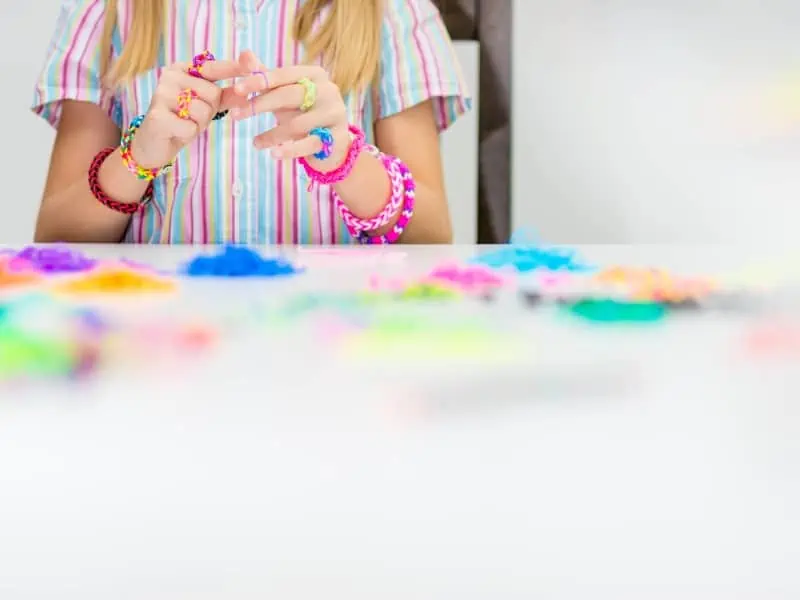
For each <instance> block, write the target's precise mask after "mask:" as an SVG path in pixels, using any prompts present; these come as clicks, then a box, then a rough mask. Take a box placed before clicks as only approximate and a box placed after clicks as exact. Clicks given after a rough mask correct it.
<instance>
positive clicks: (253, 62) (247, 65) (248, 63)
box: [239, 50, 264, 73]
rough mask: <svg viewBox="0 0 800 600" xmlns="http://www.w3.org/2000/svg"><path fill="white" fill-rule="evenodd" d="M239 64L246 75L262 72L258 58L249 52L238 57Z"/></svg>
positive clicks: (261, 65) (262, 67)
mask: <svg viewBox="0 0 800 600" xmlns="http://www.w3.org/2000/svg"><path fill="white" fill-rule="evenodd" d="M239 64H240V65H241V67H242V69H244V70H245V71H246V72H247V73H252V72H253V71H263V70H264V65H263V64H261V61H260V60H258V57H257V56H256V55H255V54H254V53H253V52H252V51H250V50H245V51H244V52H242V53H241V54H240V55H239Z"/></svg>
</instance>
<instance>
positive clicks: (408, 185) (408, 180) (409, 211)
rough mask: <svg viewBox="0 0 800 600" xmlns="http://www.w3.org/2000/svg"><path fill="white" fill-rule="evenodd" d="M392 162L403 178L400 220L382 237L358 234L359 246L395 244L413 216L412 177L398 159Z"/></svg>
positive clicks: (413, 193) (413, 191)
mask: <svg viewBox="0 0 800 600" xmlns="http://www.w3.org/2000/svg"><path fill="white" fill-rule="evenodd" d="M394 161H396V163H397V166H398V168H399V170H400V173H401V175H402V178H403V188H404V189H403V198H404V202H403V211H402V212H401V213H400V218H399V219H398V220H397V223H395V224H394V227H392V229H391V231H389V232H387V233H385V234H383V235H375V236H370V235H368V234H367V233H366V232H365V231H362V232H360V233H358V234H357V236H356V237H357V239H358V241H359V243H361V244H395V243H397V241H398V240H399V239H400V236H401V235H402V234H403V232H404V231H405V229H406V227H407V226H408V222H409V221H411V217H413V216H414V198H415V195H416V184H415V183H414V177H413V176H412V175H411V171H409V170H408V167H407V166H406V165H405V164H403V163H402V161H400V159H398V158H395V159H394ZM352 233H354V232H352V231H351V234H352Z"/></svg>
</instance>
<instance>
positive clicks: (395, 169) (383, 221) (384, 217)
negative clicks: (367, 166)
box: [332, 154, 405, 235]
mask: <svg viewBox="0 0 800 600" xmlns="http://www.w3.org/2000/svg"><path fill="white" fill-rule="evenodd" d="M378 158H379V159H380V160H381V162H383V166H384V168H385V169H386V173H387V174H388V175H389V181H390V182H391V184H392V188H391V192H390V193H389V201H388V202H387V203H386V206H385V207H384V209H383V210H382V211H381V212H380V213H378V215H377V216H375V217H373V218H371V219H359V218H358V217H356V216H355V215H354V214H353V213H352V212H351V211H350V209H349V208H347V205H346V204H345V203H344V202H343V201H342V199H341V197H340V196H339V195H338V194H337V193H336V191H335V190H334V191H333V192H332V197H333V202H334V205H335V206H336V209H337V210H338V211H339V215H341V217H342V220H343V221H344V222H345V225H347V229H348V230H349V231H350V232H351V234H353V235H357V234H359V233H361V232H362V231H375V230H377V229H380V228H381V227H386V225H388V224H389V223H391V222H392V219H393V218H394V216H395V215H396V214H397V213H398V212H399V211H400V209H401V208H402V206H403V202H404V200H405V182H404V179H403V173H402V171H401V169H400V165H401V164H402V163H401V162H400V161H399V160H398V159H396V158H394V157H392V156H387V155H386V154H380V155H379V156H378Z"/></svg>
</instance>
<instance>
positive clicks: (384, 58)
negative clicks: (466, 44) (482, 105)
mask: <svg viewBox="0 0 800 600" xmlns="http://www.w3.org/2000/svg"><path fill="white" fill-rule="evenodd" d="M381 43H382V48H381V65H380V68H381V73H380V81H379V83H378V111H377V117H378V118H379V119H383V118H386V117H390V116H392V115H394V114H397V113H399V112H402V111H404V110H406V109H409V108H411V107H412V106H415V105H417V104H420V103H422V102H425V101H426V100H433V104H434V110H435V112H436V122H437V125H438V127H439V130H440V131H442V130H444V129H447V128H448V127H449V126H450V125H451V124H452V123H453V122H455V121H456V119H458V117H460V116H461V115H463V114H464V113H465V112H466V111H468V110H469V109H470V108H471V105H472V100H471V98H470V96H469V92H468V91H467V88H466V85H465V83H464V77H463V74H462V71H461V66H460V65H459V62H458V58H457V56H456V52H455V48H453V43H452V41H451V39H450V35H449V34H448V33H447V29H446V28H445V26H444V22H443V21H442V17H441V14H440V13H439V10H438V9H437V8H436V7H435V6H434V5H433V2H432V1H431V0H387V2H386V14H385V17H384V20H383V27H382V32H381Z"/></svg>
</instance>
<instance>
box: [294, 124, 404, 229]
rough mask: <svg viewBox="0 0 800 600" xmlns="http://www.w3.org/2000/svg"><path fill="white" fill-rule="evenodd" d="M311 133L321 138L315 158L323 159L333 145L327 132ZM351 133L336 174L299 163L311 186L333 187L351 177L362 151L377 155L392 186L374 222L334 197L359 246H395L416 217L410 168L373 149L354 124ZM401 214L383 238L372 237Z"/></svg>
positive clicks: (335, 194)
mask: <svg viewBox="0 0 800 600" xmlns="http://www.w3.org/2000/svg"><path fill="white" fill-rule="evenodd" d="M311 133H312V134H313V135H316V136H317V137H319V138H320V141H321V142H322V145H323V150H322V151H321V152H320V153H318V154H317V155H315V158H319V159H324V158H326V157H327V156H329V155H330V153H331V146H332V142H331V140H330V138H329V137H328V136H324V135H323V134H324V133H326V131H325V130H323V131H322V132H318V131H316V130H315V131H312V132H311ZM350 134H351V136H352V138H353V139H352V142H351V144H350V149H349V150H348V152H347V156H346V158H345V159H344V161H343V162H342V164H341V165H340V166H339V167H337V168H336V169H334V170H333V171H329V172H322V171H318V170H316V169H314V167H312V166H311V165H310V164H309V163H308V161H307V160H306V159H304V158H301V159H300V164H302V165H303V168H304V169H305V171H306V173H307V174H308V177H309V178H310V179H311V181H312V183H316V184H318V185H334V184H336V183H339V182H340V181H343V180H344V179H346V178H347V177H348V176H349V175H350V173H351V172H352V171H353V167H354V166H355V164H356V161H357V160H358V157H359V156H360V155H361V152H363V151H365V150H366V151H368V152H370V153H371V154H373V155H375V156H377V157H378V158H379V159H380V160H381V162H382V163H383V166H384V168H385V169H386V173H387V174H388V175H389V181H390V183H391V192H390V194H389V199H388V200H387V202H386V206H385V207H384V208H383V210H382V211H381V212H380V213H378V214H377V215H376V216H375V217H372V218H371V219H361V218H359V217H356V216H355V215H354V214H353V213H352V212H351V211H350V209H349V208H347V205H346V204H345V203H344V202H343V201H342V199H341V198H340V197H339V195H338V194H337V193H336V191H335V190H331V196H332V197H333V202H334V205H335V206H336V209H337V210H338V211H339V215H340V216H341V217H342V220H343V221H344V223H345V225H346V226H347V230H348V231H349V232H350V235H351V236H353V237H354V238H355V239H356V240H357V241H358V242H359V243H361V244H395V243H397V241H398V240H399V239H400V236H401V235H402V234H403V232H404V231H405V229H406V227H407V226H408V223H409V221H410V220H411V217H412V216H413V215H414V198H415V194H416V193H415V190H416V185H415V184H414V178H413V177H412V175H411V172H410V171H409V170H408V167H406V165H405V164H403V162H402V161H401V160H400V159H399V158H396V157H394V156H388V155H386V154H383V153H382V152H380V151H379V150H378V149H377V148H375V147H374V146H370V145H368V144H366V142H365V136H364V132H363V131H361V130H360V129H358V128H357V127H353V126H352V125H351V126H350ZM398 213H400V217H399V218H398V219H397V221H396V222H395V224H394V225H393V226H392V228H391V229H390V230H389V231H388V232H386V233H384V234H383V235H371V234H373V233H374V232H375V231H377V230H379V229H382V228H384V227H386V226H387V225H389V224H390V223H391V222H392V221H393V220H394V219H395V217H397V214H398Z"/></svg>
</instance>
